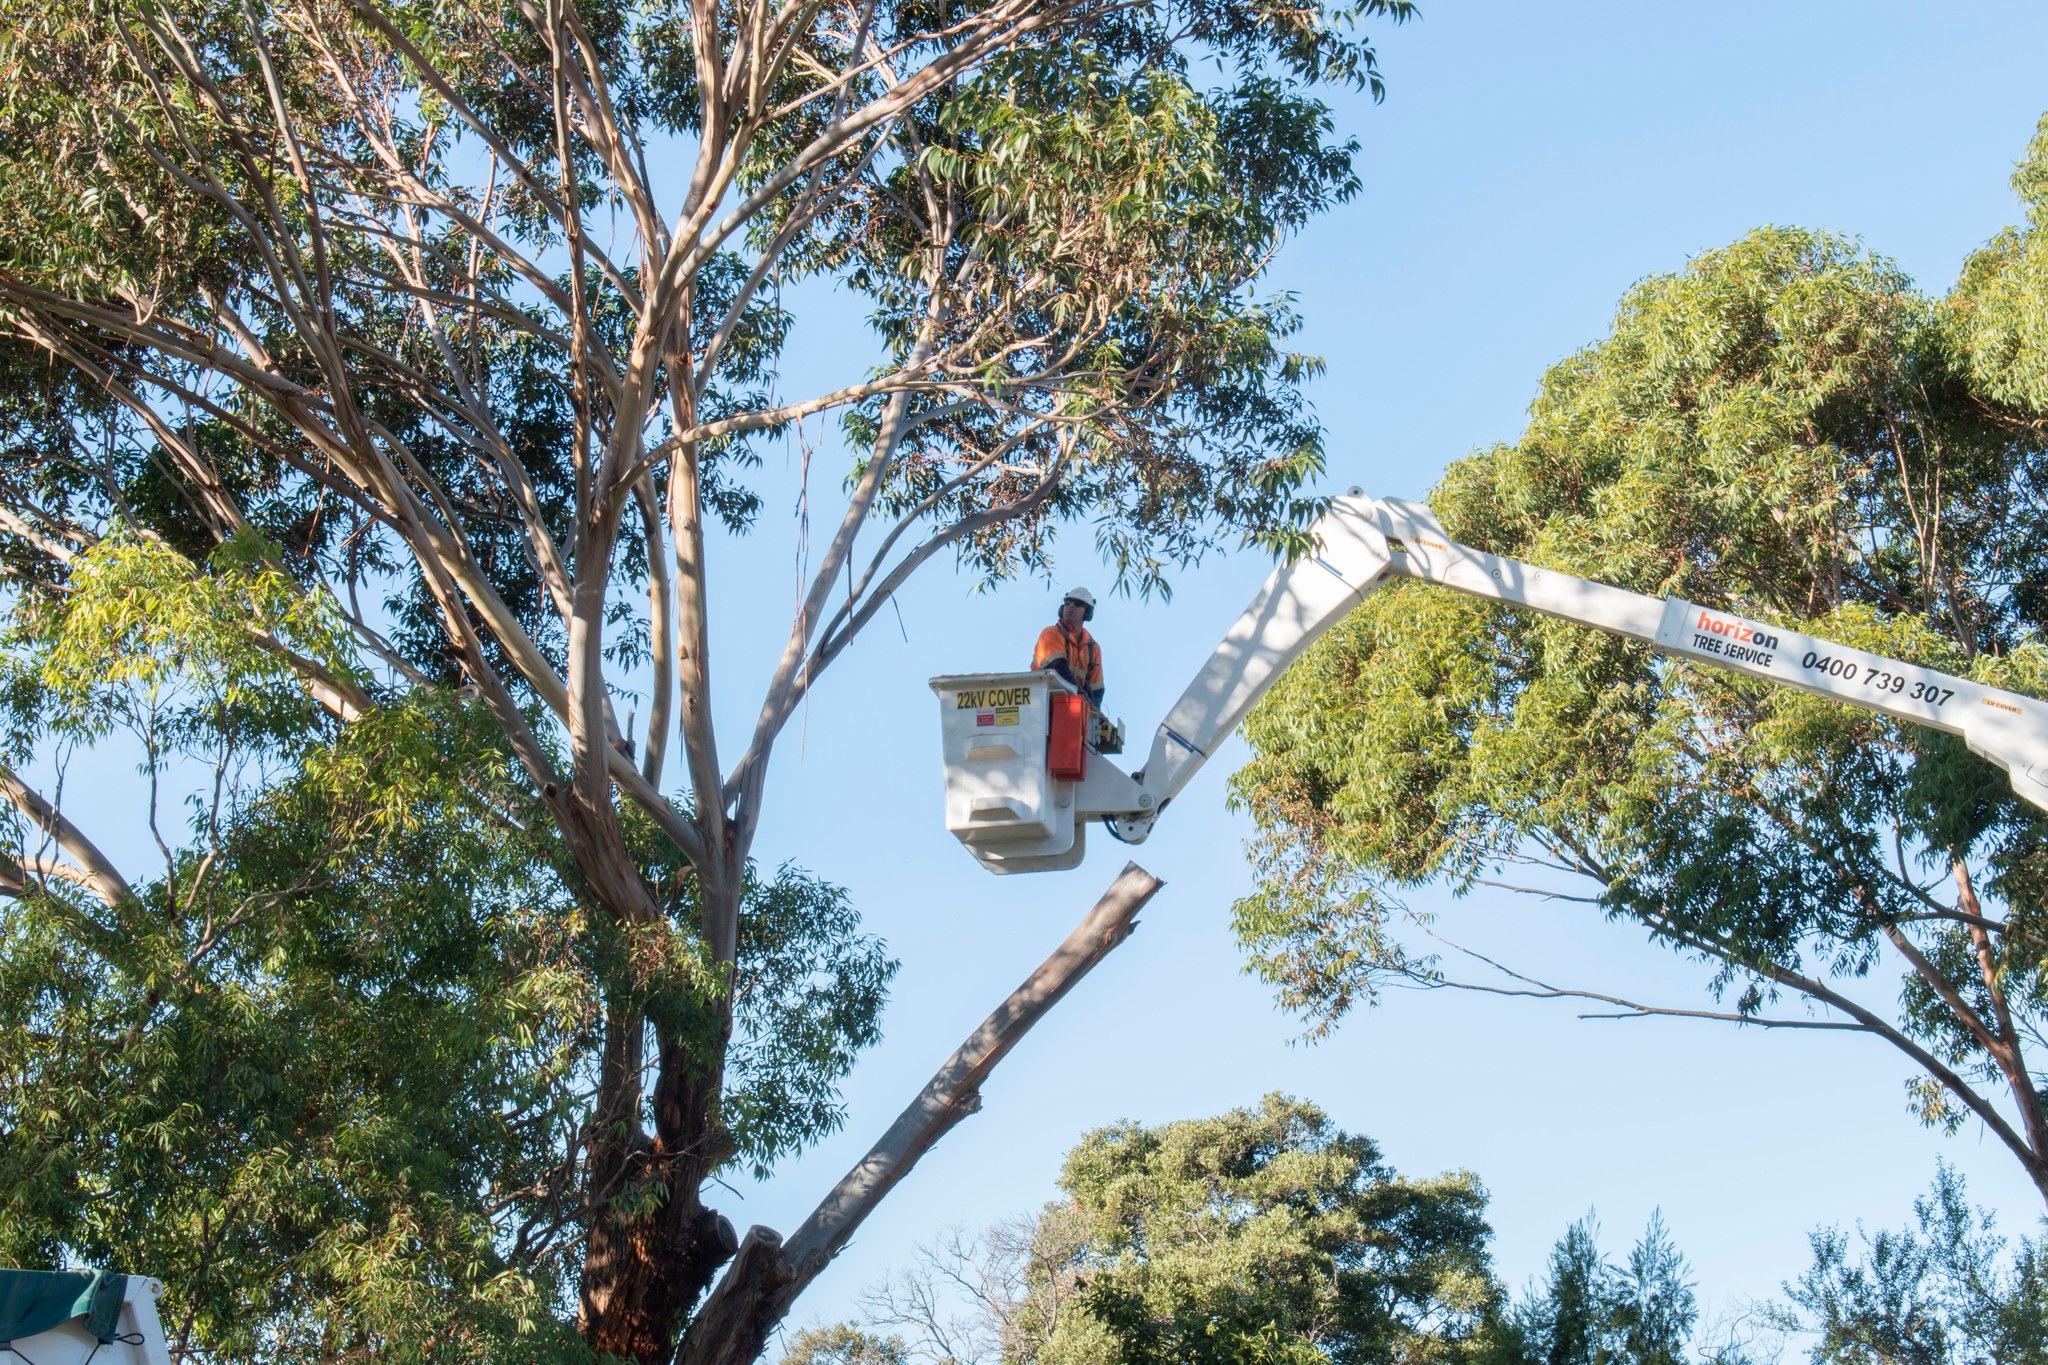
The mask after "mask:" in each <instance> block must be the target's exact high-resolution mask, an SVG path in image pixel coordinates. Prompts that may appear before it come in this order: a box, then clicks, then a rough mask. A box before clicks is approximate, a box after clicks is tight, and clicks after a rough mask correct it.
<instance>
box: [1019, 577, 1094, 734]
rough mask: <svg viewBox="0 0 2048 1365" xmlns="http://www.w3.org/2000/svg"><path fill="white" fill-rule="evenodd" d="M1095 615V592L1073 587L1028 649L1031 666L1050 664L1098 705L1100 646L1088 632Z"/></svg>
mask: <svg viewBox="0 0 2048 1365" xmlns="http://www.w3.org/2000/svg"><path fill="white" fill-rule="evenodd" d="M1094 615H1095V594H1094V593H1092V592H1089V591H1088V589H1086V588H1075V589H1073V590H1072V591H1071V592H1069V593H1068V594H1067V595H1066V597H1064V598H1063V599H1061V601H1060V614H1059V619H1058V620H1057V621H1055V622H1053V624H1051V625H1049V626H1047V627H1046V628H1045V629H1044V630H1041V631H1039V632H1038V648H1036V649H1034V650H1033V651H1031V666H1032V667H1033V668H1050V669H1051V670H1052V671H1053V672H1055V673H1057V674H1059V675H1060V676H1061V677H1062V678H1065V679H1066V680H1067V681H1068V682H1070V683H1072V684H1073V685H1074V686H1075V687H1077V688H1079V689H1080V692H1081V695H1082V696H1084V697H1086V698H1088V704H1089V705H1090V706H1091V707H1094V708H1095V709H1096V710H1098V711H1099V710H1101V709H1102V646H1101V645H1098V644H1096V643H1095V637H1094V636H1092V635H1090V634H1089V633H1088V627H1087V624H1086V622H1087V621H1088V620H1090V619H1091V618H1092V617H1093V616H1094Z"/></svg>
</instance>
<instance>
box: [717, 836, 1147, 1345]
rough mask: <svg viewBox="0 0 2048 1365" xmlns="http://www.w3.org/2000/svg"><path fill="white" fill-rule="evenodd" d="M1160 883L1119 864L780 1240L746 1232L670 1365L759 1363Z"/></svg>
mask: <svg viewBox="0 0 2048 1365" xmlns="http://www.w3.org/2000/svg"><path fill="white" fill-rule="evenodd" d="M1162 885H1163V883H1162V882H1160V880H1159V879H1158V878H1156V877H1154V876H1153V875H1152V874H1151V873H1149V872H1147V871H1146V870H1145V869H1144V868H1142V867H1139V866H1138V865H1137V864H1136V863H1126V864H1125V865H1124V870H1123V872H1122V873H1121V874H1120V875H1119V876H1118V877H1117V879H1116V880H1115V881H1114V882H1111V883H1110V885H1109V889H1108V890H1107V891H1105V892H1103V893H1102V899H1100V900H1098V901H1097V902H1096V903H1095V906H1094V908H1093V909H1091V910H1090V911H1089V912H1088V913H1087V915H1086V916H1084V917H1083V918H1082V920H1081V922H1080V923H1079V924H1078V925H1076V926H1074V931H1073V932H1072V933H1070V934H1068V935H1067V937H1066V940H1065V941H1064V942H1062V943H1061V944H1060V946H1059V947H1058V948H1055V949H1054V950H1053V953H1052V956H1050V957H1048V958H1046V960H1045V961H1044V962H1043V963H1041V964H1040V965H1039V967H1038V970H1037V971H1034V972H1033V973H1031V975H1030V976H1029V977H1027V978H1025V980H1024V984H1023V985H1021V986H1019V987H1017V989H1016V990H1014V991H1011V992H1010V994H1009V997H1008V998H1007V999H1005V1000H1004V1001H1003V1003H1002V1004H1001V1005H998V1006H997V1007H996V1009H995V1011H994V1012H993V1013H991V1014H990V1015H989V1016H988V1018H986V1019H984V1020H982V1022H981V1027H979V1028H977V1029H976V1030H975V1031H974V1032H973V1033H971V1034H969V1035H968V1037H967V1041H966V1042H964V1043H962V1044H961V1045H960V1046H959V1048H957V1049H956V1050H955V1051H954V1053H953V1055H952V1056H951V1057H948V1058H947V1059H946V1062H945V1064H944V1065H943V1066H941V1067H940V1068H939V1069H938V1070H937V1071H936V1072H934V1073H933V1075H932V1078H931V1080H929V1081H928V1082H926V1083H925V1087H924V1089H923V1090H922V1091H920V1092H919V1093H918V1096H917V1098H916V1099H914V1100H912V1101H911V1102H910V1104H909V1105H908V1106H906V1107H905V1108H904V1110H903V1112H902V1113H901V1114H899V1115H898V1116H897V1118H896V1122H894V1123H893V1124H891V1125H890V1126H889V1131H888V1132H886V1133H884V1134H883V1135H882V1137H881V1139H880V1140H879V1141H877V1142H876V1143H875V1145H874V1146H873V1147H871V1148H870V1149H869V1150H868V1154H867V1155H866V1156H864V1157H862V1158H861V1159H860V1161H859V1162H857V1163H856V1164H855V1165H854V1167H853V1169H852V1170H850V1171H848V1172H847V1173H846V1174H845V1175H844V1176H843V1177H841V1179H840V1181H839V1183H838V1184H836V1185H834V1186H833V1187H832V1190H831V1192H830V1193H828V1194H827V1195H826V1196H825V1198H824V1199H823V1200H821V1201H819V1204H818V1207H817V1208H816V1209H814V1210H812V1211H811V1215H810V1217H808V1218H806V1219H805V1220H804V1221H803V1223H802V1225H801V1226H799V1227H798V1228H797V1230H796V1232H795V1233H794V1234H793V1235H792V1236H791V1237H790V1239H789V1240H788V1242H786V1243H785V1242H783V1241H782V1240H781V1239H780V1238H778V1237H777V1236H776V1235H775V1233H774V1232H773V1231H771V1230H770V1229H768V1228H765V1227H755V1228H752V1229H750V1230H749V1231H748V1232H747V1235H746V1239H745V1240H744V1242H742V1244H741V1246H740V1251H739V1255H738V1256H737V1257H735V1258H734V1260H733V1263H732V1265H731V1266H730V1267H729V1268H728V1269H727V1270H726V1273H725V1275H724V1277H723V1278H721V1279H720V1280H719V1282H718V1287H717V1288H716V1289H714V1290H712V1291H711V1295H710V1297H708V1298H707V1299H705V1301H704V1305H703V1307H702V1308H701V1309H699V1310H698V1312H697V1315H696V1318H695V1320H694V1321H692V1322H691V1324H690V1330H689V1331H688V1332H687V1333H686V1334H685V1335H684V1337H683V1342H682V1345H681V1347H680V1348H679V1349H678V1350H677V1352H676V1360H677V1362H678V1365H746V1362H749V1361H752V1360H754V1359H755V1358H756V1357H757V1356H759V1355H760V1354H761V1351H762V1349H763V1348H764V1347H765V1345H766V1344H767V1339H768V1333H769V1332H770V1331H771V1330H773V1329H774V1327H775V1325H776V1324H777V1323H778V1322H780V1321H781V1320H782V1318H783V1316H784V1315H785V1314H787V1313H788V1311H789V1307H790V1305H791V1304H792V1303H794V1302H795V1301H796V1297H797V1295H799V1294H801V1293H802V1292H803V1291H804V1288H805V1286H807V1285H808V1284H810V1282H811V1281H812V1280H814V1279H816V1278H817V1276H818V1273H819V1272H820V1271H822V1270H823V1269H824V1268H825V1267H826V1266H827V1265H828V1264H830V1263H831V1260H832V1258H833V1257H834V1256H836V1255H838V1254H839V1251H840V1249H841V1248H842V1247H844V1246H845V1245H846V1243H847V1241H848V1240H849V1239H850V1238H851V1237H852V1236H853V1234H854V1232H855V1230H856V1229H858V1228H859V1227H860V1225H861V1223H862V1222H863V1221H864V1220H865V1219H866V1218H867V1216H868V1214H870V1213H871V1212H873V1211H874V1209H875V1206H876V1205H878V1204H880V1203H881V1202H882V1199H883V1198H884V1197H885V1196H886V1195H887V1194H888V1193H889V1191H890V1190H892V1189H894V1188H895V1186H896V1184H897V1183H898V1182H899V1181H901V1180H902V1179H903V1177H905V1176H906V1175H908V1174H910V1170H911V1168H912V1167H913V1166H915V1165H916V1164H917V1162H918V1159H919V1158H920V1157H922V1156H923V1155H924V1154H925V1153H926V1152H928V1151H930V1150H931V1149H932V1147H933V1146H934V1145H936V1144H937V1142H938V1141H939V1139H940V1138H942V1137H944V1136H945V1135H946V1134H947V1133H948V1132H949V1131H951V1129H952V1127H953V1125H954V1124H956V1123H958V1122H960V1120H961V1119H964V1118H966V1117H967V1116H968V1115H969V1114H972V1113H974V1112H976V1111H977V1110H979V1109H980V1108H981V1086H982V1083H983V1082H984V1081H986V1080H987V1079H988V1076H989V1073H990V1072H992V1071H994V1070H995V1068H996V1064H997V1063H999V1062H1001V1061H1002V1059H1003V1058H1004V1057H1006V1056H1008V1055H1009V1053H1010V1050H1011V1049H1012V1048H1014V1047H1016V1045H1017V1044H1018V1043H1019V1042H1021V1041H1022V1040H1023V1038H1024V1035H1025V1034H1027V1033H1029V1032H1030V1031H1031V1027H1032V1025H1034V1024H1036V1023H1037V1022H1038V1021H1039V1020H1040V1019H1042V1018H1043V1017H1044V1016H1045V1014H1046V1012H1047V1011H1048V1010H1050V1009H1051V1008H1052V1007H1053V1006H1054V1005H1056V1004H1058V1003H1059V1002H1060V999H1061V998H1062V997H1063V996H1065V995H1066V993H1067V992H1068V991H1070V990H1072V989H1073V988H1074V984H1075V983H1076V982H1078V981H1079V980H1080V979H1081V978H1082V977H1084V976H1086V975H1087V974H1088V973H1089V971H1090V970H1091V969H1092V968H1093V967H1094V966H1095V964H1096V963H1098V962H1100V961H1101V960H1102V959H1103V958H1105V957H1107V956H1108V955H1109V952H1110V950H1111V949H1113V948H1115V947H1116V946H1117V945H1118V944H1119V943H1122V942H1123V941H1124V940H1125V939H1126V938H1129V937H1130V934H1131V930H1133V929H1135V928H1136V927H1137V915H1138V911H1139V910H1141V909H1143V908H1144V906H1145V903H1146V902H1147V901H1149V900H1151V899H1152V897H1153V895H1154V893H1156V892H1157V891H1158V890H1159V888H1160V886H1162Z"/></svg>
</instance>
